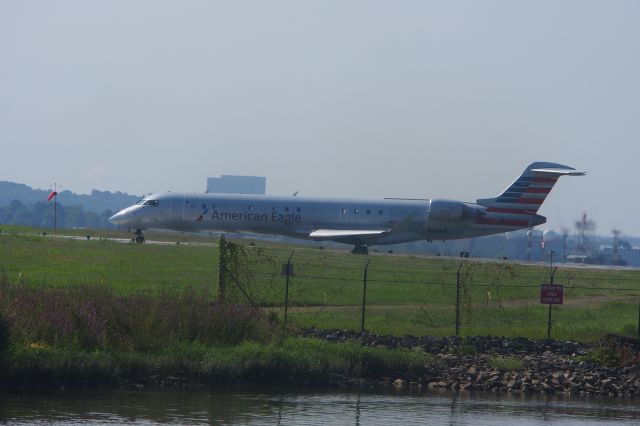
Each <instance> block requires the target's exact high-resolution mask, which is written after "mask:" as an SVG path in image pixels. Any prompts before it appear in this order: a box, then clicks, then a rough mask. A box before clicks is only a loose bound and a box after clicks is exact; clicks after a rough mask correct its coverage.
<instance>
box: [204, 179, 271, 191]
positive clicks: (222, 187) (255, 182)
mask: <svg viewBox="0 0 640 426" xmlns="http://www.w3.org/2000/svg"><path fill="white" fill-rule="evenodd" d="M266 191H267V178H266V177H262V176H232V175H220V177H219V178H216V177H210V178H207V192H211V193H217V194H258V195H264V194H265V193H266Z"/></svg>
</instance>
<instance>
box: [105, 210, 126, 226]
mask: <svg viewBox="0 0 640 426" xmlns="http://www.w3.org/2000/svg"><path fill="white" fill-rule="evenodd" d="M125 216H126V214H125V213H123V212H122V211H119V212H118V213H116V214H114V215H113V216H111V217H110V218H109V222H111V223H113V224H114V225H122V224H123V222H124V221H125V219H126V217H125Z"/></svg>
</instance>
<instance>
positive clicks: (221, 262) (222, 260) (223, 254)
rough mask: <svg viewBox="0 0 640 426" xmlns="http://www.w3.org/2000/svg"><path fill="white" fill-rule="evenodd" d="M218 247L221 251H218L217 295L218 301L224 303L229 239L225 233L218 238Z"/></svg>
mask: <svg viewBox="0 0 640 426" xmlns="http://www.w3.org/2000/svg"><path fill="white" fill-rule="evenodd" d="M218 249H219V250H220V252H219V253H218V294H217V297H216V301H217V303H222V302H223V301H224V293H225V289H226V286H227V283H226V281H227V275H228V274H227V257H228V256H227V249H228V247H227V240H226V239H225V238H224V235H221V236H220V239H219V240H218Z"/></svg>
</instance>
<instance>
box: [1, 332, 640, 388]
mask: <svg viewBox="0 0 640 426" xmlns="http://www.w3.org/2000/svg"><path fill="white" fill-rule="evenodd" d="M302 334H303V335H305V336H307V337H286V338H283V339H282V340H281V341H279V342H272V343H268V344H264V343H257V342H243V343H240V344H237V345H231V346H211V345H204V344H195V343H191V344H182V345H177V346H173V347H171V348H167V350H165V351H162V352H161V353H143V352H109V351H82V350H77V349H76V350H74V349H60V348H52V347H47V346H44V345H37V344H32V345H30V346H19V347H13V348H12V349H11V350H10V351H9V353H8V356H7V362H6V364H5V365H6V375H5V377H4V379H5V380H3V381H4V383H5V384H6V386H5V390H9V391H16V390H19V391H65V390H69V389H84V388H90V389H99V388H124V389H127V388H128V389H144V388H163V387H173V388H175V387H180V388H184V387H186V388H202V387H204V388H211V387H243V388H247V387H248V388H251V387H253V386H255V385H285V386H292V387H302V388H311V389H313V388H353V389H357V388H363V389H378V390H383V389H396V390H404V391H409V392H422V391H427V390H445V391H448V392H493V393H508V394H521V393H524V394H568V395H597V396H637V395H640V364H639V363H638V362H637V360H638V356H639V355H638V354H639V353H640V343H639V342H638V341H637V340H636V339H628V338H619V337H616V336H610V338H609V339H608V340H607V342H605V343H603V344H600V345H588V344H583V343H576V342H561V341H535V340H530V339H522V338H516V339H509V338H495V337H473V338H469V339H458V338H455V337H452V338H438V337H412V336H403V337H397V336H377V335H375V334H372V333H366V332H365V333H362V334H358V333H353V332H348V331H339V330H330V331H322V330H315V329H307V330H304V331H303V332H302ZM607 345H609V346H607ZM621 357H622V358H621ZM607 364H609V365H607ZM614 364H617V365H614Z"/></svg>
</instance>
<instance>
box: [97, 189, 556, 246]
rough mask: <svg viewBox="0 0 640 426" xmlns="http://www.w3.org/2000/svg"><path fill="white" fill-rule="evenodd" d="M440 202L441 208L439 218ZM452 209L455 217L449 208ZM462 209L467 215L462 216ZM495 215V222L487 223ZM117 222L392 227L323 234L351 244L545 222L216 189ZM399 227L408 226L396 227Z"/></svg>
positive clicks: (281, 231)
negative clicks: (353, 233) (367, 234)
mask: <svg viewBox="0 0 640 426" xmlns="http://www.w3.org/2000/svg"><path fill="white" fill-rule="evenodd" d="M436 203H437V204H436ZM436 205H437V206H440V207H439V208H438V211H437V216H436V215H435V213H436ZM449 206H451V211H453V212H454V213H453V214H451V213H450V212H448V211H447V209H448V208H449ZM443 208H444V210H443ZM461 209H463V210H464V212H465V214H462V213H460V212H461V211H462V210H461ZM467 212H471V213H467ZM456 215H457V216H456ZM488 217H491V218H496V219H495V220H493V223H490V224H487V220H486V218H488ZM479 218H482V219H483V220H479ZM503 219H504V220H503ZM516 219H517V220H516ZM110 220H111V221H112V222H113V223H115V224H117V225H120V226H125V227H129V228H132V229H167V230H176V231H187V232H200V231H220V232H232V233H236V232H248V233H258V234H277V235H284V236H289V237H296V238H304V239H317V238H313V237H312V236H310V235H311V234H312V233H313V232H314V231H316V230H319V229H331V230H335V231H337V232H339V231H340V230H345V231H354V230H367V231H372V232H373V231H375V230H393V232H384V233H382V234H379V235H376V236H375V237H369V238H364V237H362V236H350V235H346V236H339V235H335V236H333V237H330V238H324V239H327V240H333V241H338V242H342V243H349V244H395V243H402V242H410V241H417V240H450V239H459V238H471V237H478V236H483V235H491V234H497V233H502V232H508V231H513V230H516V229H522V228H527V227H530V226H535V225H539V224H541V223H544V221H545V219H544V217H542V216H539V215H533V216H531V217H530V218H528V219H527V220H522V216H521V215H520V216H515V217H514V218H510V215H509V214H500V213H488V212H487V209H486V207H483V206H481V205H478V204H474V203H462V202H458V201H448V200H429V199H424V200H407V199H377V200H366V199H362V200H357V199H333V198H309V197H294V196H288V197H286V196H267V195H241V194H210V193H205V194H187V193H163V194H153V195H150V196H148V197H146V198H145V199H144V200H141V201H140V202H138V203H137V204H135V205H132V206H130V207H127V208H126V209H124V210H122V211H120V212H118V213H117V214H115V215H114V216H113V217H112V218H111V219H110ZM500 221H502V222H504V224H500V223H501V222H500ZM478 222H481V223H478ZM399 224H401V225H402V226H401V227H400V226H397V225H399ZM394 227H396V228H397V229H396V228H394ZM346 233H347V234H348V232H346Z"/></svg>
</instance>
